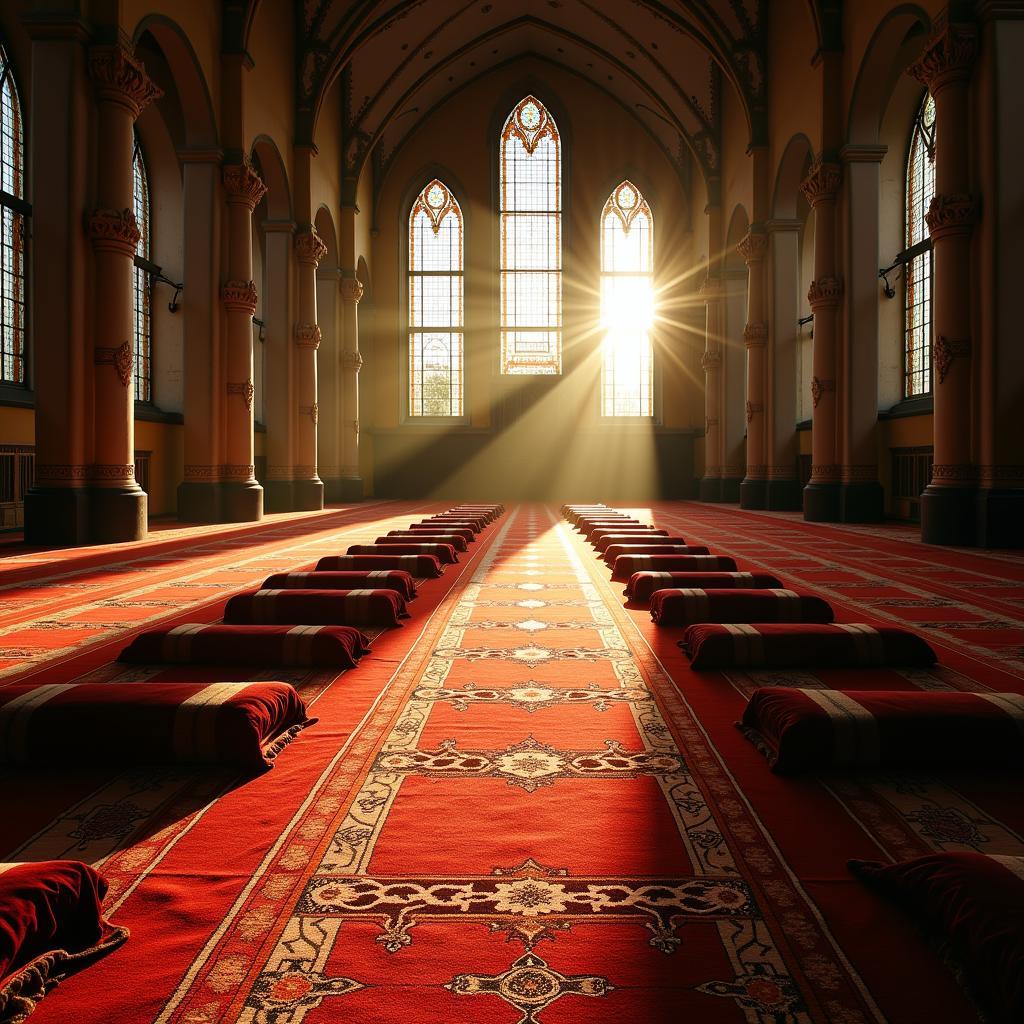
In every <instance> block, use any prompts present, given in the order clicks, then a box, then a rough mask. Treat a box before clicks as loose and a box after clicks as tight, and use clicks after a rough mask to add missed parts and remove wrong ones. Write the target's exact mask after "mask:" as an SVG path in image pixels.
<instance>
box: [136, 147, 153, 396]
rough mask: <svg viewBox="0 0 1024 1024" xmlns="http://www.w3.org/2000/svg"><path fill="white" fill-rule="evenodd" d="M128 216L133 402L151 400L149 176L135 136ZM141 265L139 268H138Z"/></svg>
mask: <svg viewBox="0 0 1024 1024" xmlns="http://www.w3.org/2000/svg"><path fill="white" fill-rule="evenodd" d="M132 212H133V213H134V214H135V224H136V226H137V227H138V229H139V241H138V243H137V244H136V246H135V257H136V263H135V267H134V274H135V280H134V286H135V287H134V298H135V317H134V328H135V331H134V333H135V338H134V343H133V348H134V353H135V401H136V402H152V400H153V309H152V298H153V289H152V286H151V284H150V279H149V266H150V265H152V264H151V252H152V249H151V246H152V237H151V235H152V232H151V217H150V199H149V174H148V173H147V171H146V160H145V157H144V156H143V155H142V143H141V142H140V141H139V136H138V133H136V135H135V148H134V150H133V152H132ZM140 262H141V265H140Z"/></svg>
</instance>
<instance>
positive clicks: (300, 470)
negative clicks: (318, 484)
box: [292, 463, 316, 480]
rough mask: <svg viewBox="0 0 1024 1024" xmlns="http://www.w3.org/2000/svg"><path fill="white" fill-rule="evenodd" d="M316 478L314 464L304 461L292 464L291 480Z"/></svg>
mask: <svg viewBox="0 0 1024 1024" xmlns="http://www.w3.org/2000/svg"><path fill="white" fill-rule="evenodd" d="M315 478H316V466H314V465H312V464H309V463H306V464H304V465H296V466H292V479H293V480H313V479H315Z"/></svg>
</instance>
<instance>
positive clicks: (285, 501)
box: [263, 480, 295, 512]
mask: <svg viewBox="0 0 1024 1024" xmlns="http://www.w3.org/2000/svg"><path fill="white" fill-rule="evenodd" d="M263 507H264V508H265V509H266V511H267V512H293V511H294V510H295V481H294V480H268V481H267V482H266V483H265V484H264V485H263Z"/></svg>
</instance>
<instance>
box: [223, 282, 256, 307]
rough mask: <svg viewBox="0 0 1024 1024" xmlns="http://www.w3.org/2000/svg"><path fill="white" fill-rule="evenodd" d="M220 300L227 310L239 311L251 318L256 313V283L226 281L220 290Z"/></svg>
mask: <svg viewBox="0 0 1024 1024" xmlns="http://www.w3.org/2000/svg"><path fill="white" fill-rule="evenodd" d="M220 299H221V302H223V303H224V307H225V308H226V309H229V310H240V311H241V312H243V313H248V314H249V316H252V315H253V314H254V313H255V312H256V300H257V293H256V282H255V281H226V282H225V284H224V287H223V288H221V290H220Z"/></svg>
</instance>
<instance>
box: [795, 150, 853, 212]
mask: <svg viewBox="0 0 1024 1024" xmlns="http://www.w3.org/2000/svg"><path fill="white" fill-rule="evenodd" d="M842 183H843V168H842V166H841V165H840V164H836V163H832V162H831V161H829V160H821V159H818V160H815V161H814V163H813V164H811V169H810V171H809V172H808V174H807V177H806V178H804V180H803V181H802V182H801V183H800V191H801V192H803V194H804V196H805V197H806V199H807V202H809V203H810V204H811V206H817V205H818V203H823V202H828V201H831V200H834V199H835V198H836V196H837V195H838V194H839V186H840V185H841V184H842Z"/></svg>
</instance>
